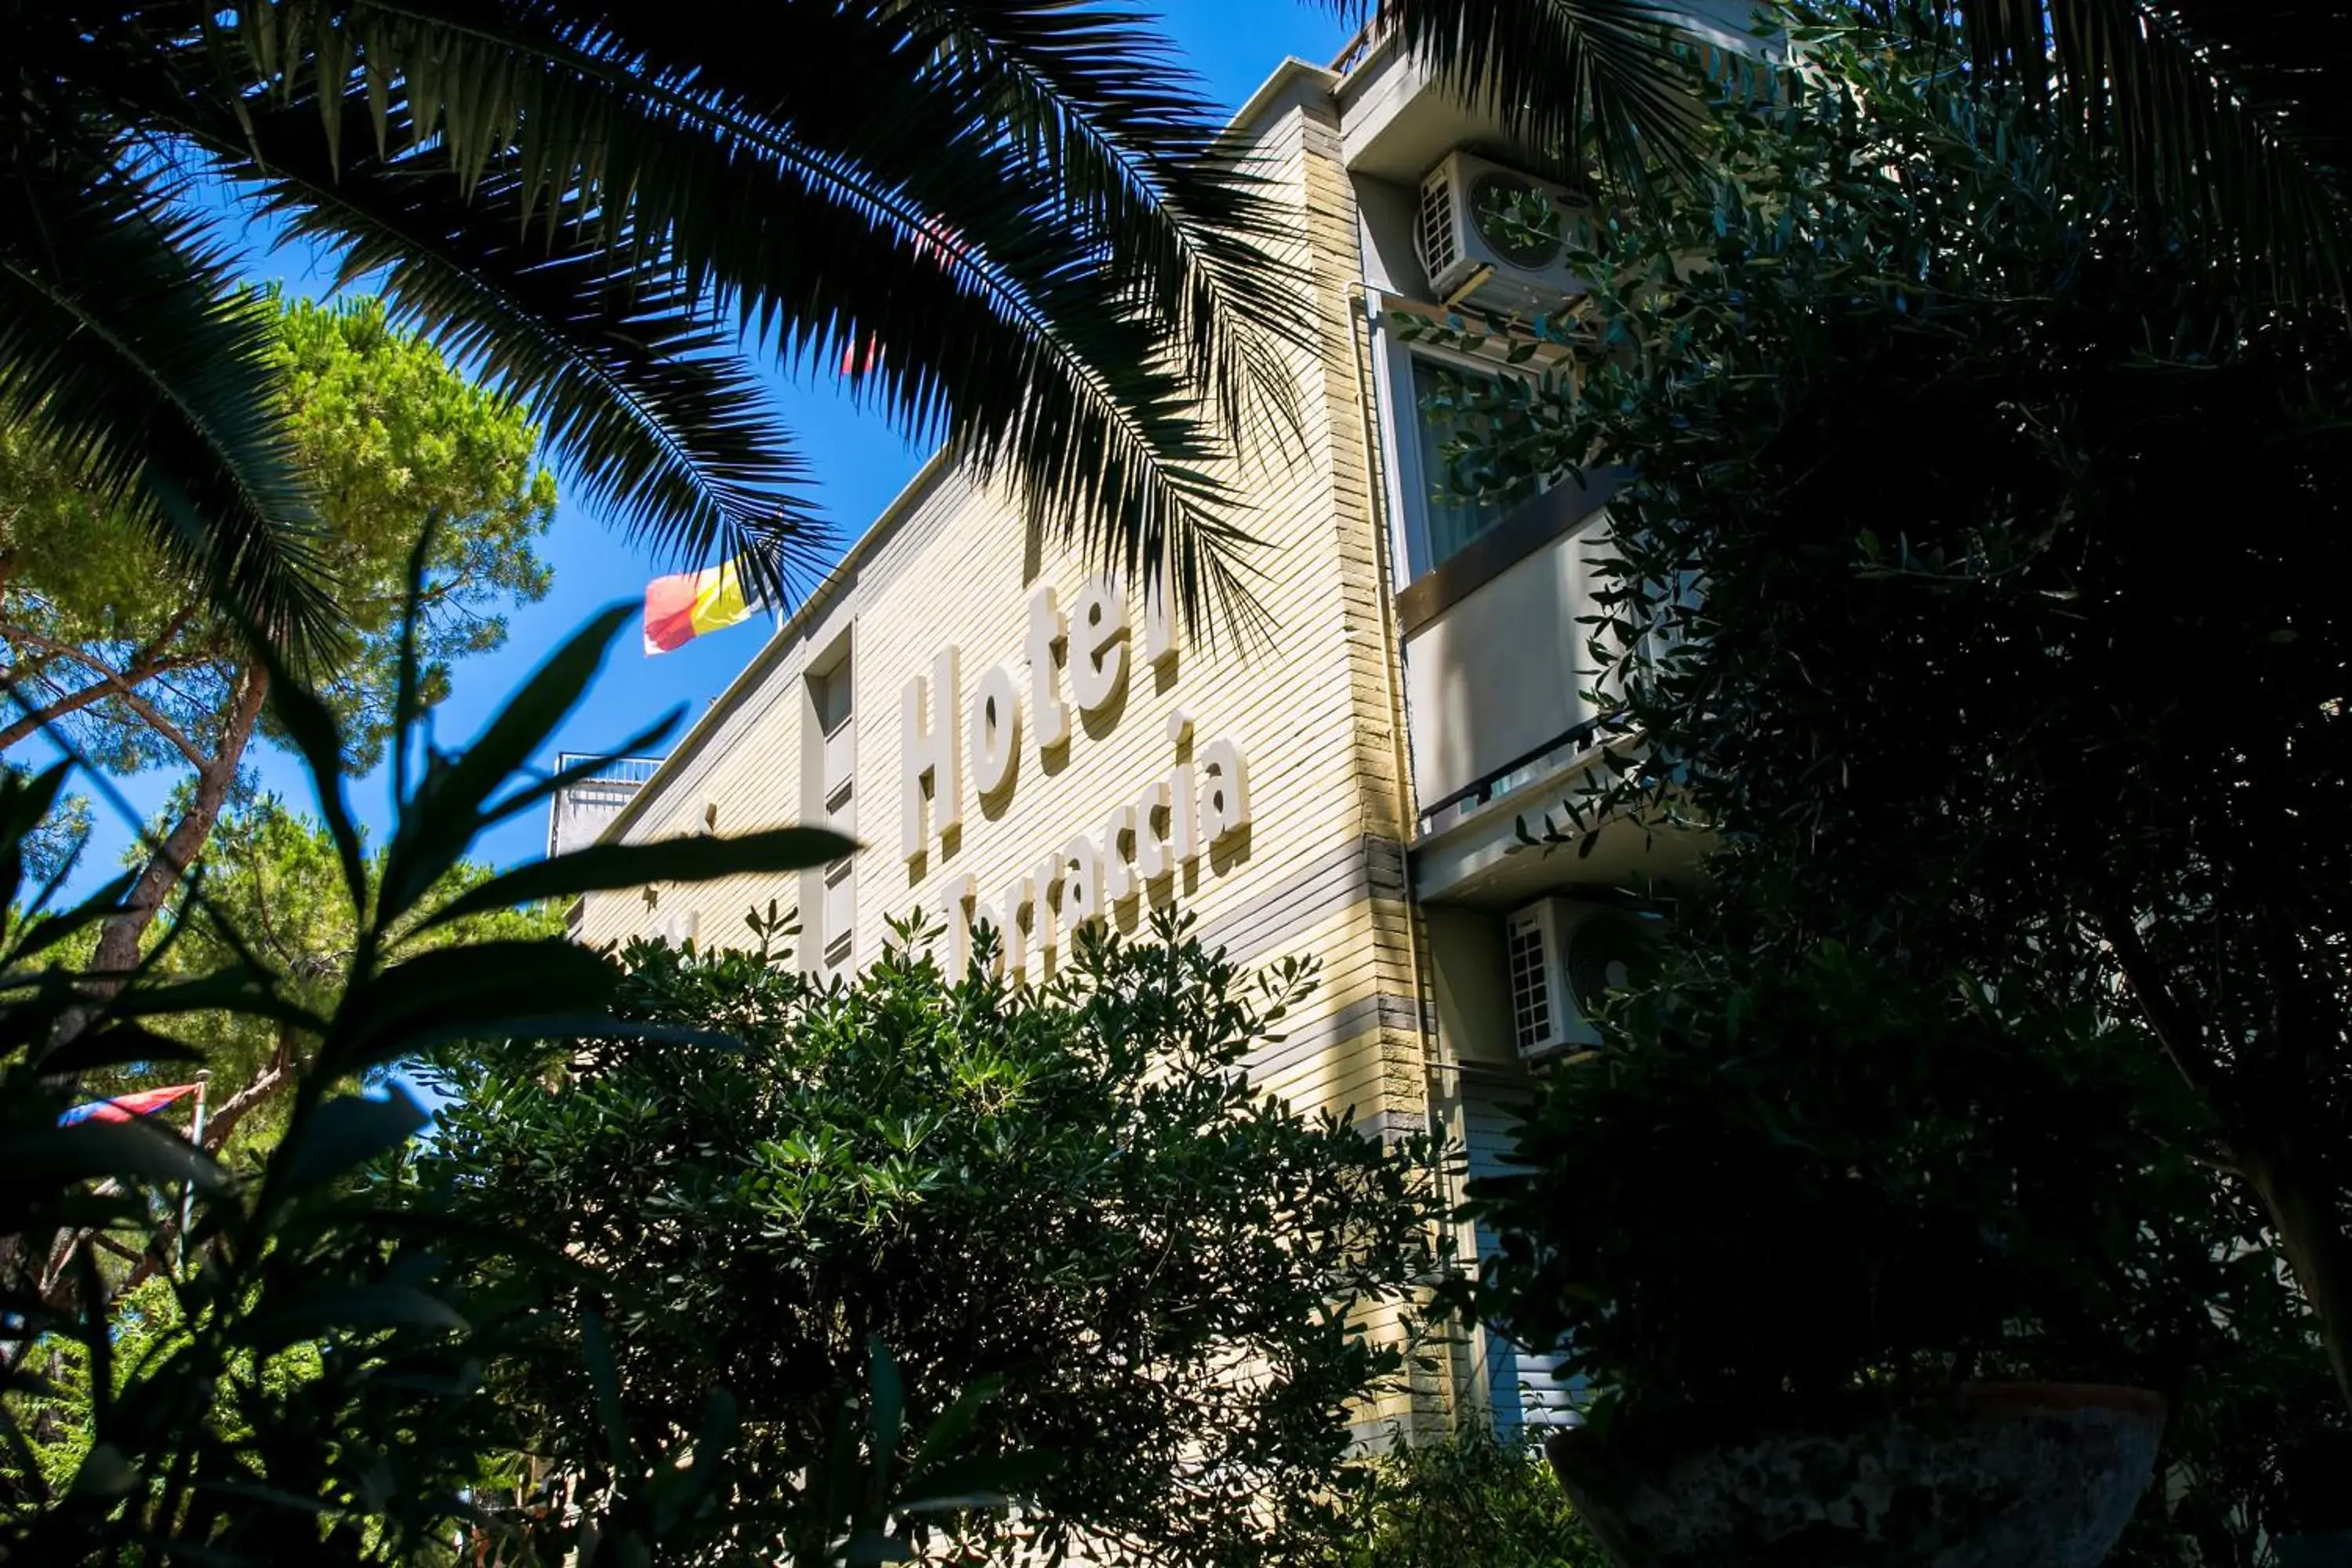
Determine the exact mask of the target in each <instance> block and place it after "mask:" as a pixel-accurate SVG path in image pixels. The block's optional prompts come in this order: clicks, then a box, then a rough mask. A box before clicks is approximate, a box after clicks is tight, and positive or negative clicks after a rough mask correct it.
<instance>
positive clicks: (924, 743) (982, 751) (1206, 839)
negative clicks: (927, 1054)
mask: <svg viewBox="0 0 2352 1568" xmlns="http://www.w3.org/2000/svg"><path fill="white" fill-rule="evenodd" d="M1130 643H1133V644H1135V645H1136V649H1135V654H1134V657H1133V658H1130V657H1129V645H1130ZM1023 645H1024V653H1025V654H1026V656H1027V661H1028V679H1027V681H1026V685H1027V691H1026V693H1025V696H1026V698H1027V704H1026V705H1027V709H1028V712H1027V713H1026V715H1025V716H1024V713H1023V711H1022V709H1023V705H1024V704H1023V698H1024V691H1023V689H1022V688H1023V684H1024V683H1023V681H1022V679H1021V677H1020V675H1019V673H1018V671H1017V668H1016V667H1014V666H1013V665H1011V664H998V665H993V666H992V667H990V668H989V669H988V670H987V671H986V672H985V673H984V674H982V676H981V678H980V679H979V682H978V684H977V685H976V686H975V687H974V688H973V689H972V691H971V700H970V704H969V706H967V705H966V704H965V702H964V700H963V696H964V694H963V691H962V687H961V652H960V650H959V649H957V648H956V647H952V646H950V647H946V648H943V649H941V650H940V654H939V656H938V658H936V659H935V660H934V661H933V663H932V667H931V673H930V676H929V679H928V681H927V680H926V679H924V678H922V677H917V678H915V679H911V680H909V681H908V682H907V685H906V689H905V693H904V700H903V703H902V707H901V715H900V717H901V731H900V733H901V740H902V747H901V756H902V758H903V767H902V773H901V785H900V813H899V824H900V834H899V837H900V847H901V848H902V849H903V851H904V852H905V855H906V858H907V860H908V862H909V864H913V863H915V862H918V861H920V860H921V859H922V858H923V857H924V856H925V855H926V854H927V853H928V852H929V849H930V847H931V846H932V843H933V841H934V840H935V839H944V838H946V837H949V836H950V835H952V834H955V833H956V832H957V831H958V830H960V829H961V826H962V824H963V785H964V770H965V767H966V764H967V763H968V764H969V766H970V769H971V784H972V786H973V788H974V790H975V792H976V797H977V798H979V799H981V800H983V801H988V800H991V799H992V797H996V796H1000V795H1003V792H1005V791H1007V790H1009V789H1011V788H1012V787H1013V782H1014V780H1015V778H1016V776H1017V774H1018V773H1019V769H1020V757H1021V748H1022V745H1023V742H1024V739H1025V740H1026V741H1028V742H1030V743H1032V744H1034V746H1035V747H1036V749H1037V750H1038V752H1041V753H1044V752H1055V751H1057V750H1058V749H1059V748H1061V747H1064V746H1066V745H1067V744H1069V742H1070V707H1071V705H1072V702H1075V705H1076V707H1077V708H1078V710H1080V711H1082V712H1085V713H1087V714H1102V713H1105V712H1107V711H1108V710H1113V709H1115V708H1116V707H1117V706H1118V702H1119V700H1120V699H1121V697H1122V696H1123V694H1124V693H1125V691H1126V689H1127V682H1128V680H1129V667H1130V665H1133V666H1135V667H1138V668H1145V667H1154V666H1157V667H1165V666H1166V664H1167V662H1168V661H1169V660H1170V659H1171V658H1173V657H1174V655H1175V651H1176V645H1175V635H1174V630H1173V626H1172V625H1171V617H1170V614H1169V605H1168V593H1167V589H1166V586H1165V584H1164V583H1163V584H1158V585H1155V589H1154V591H1152V592H1150V593H1148V594H1147V595H1145V603H1144V605H1143V606H1142V610H1141V616H1140V622H1139V625H1138V623H1134V622H1130V620H1129V614H1128V607H1127V604H1126V601H1125V600H1124V599H1123V598H1122V597H1121V596H1120V595H1119V593H1118V590H1117V589H1116V587H1114V586H1113V585H1112V584H1110V583H1109V582H1108V581H1107V580H1105V579H1102V578H1096V579H1093V580H1091V581H1089V582H1088V583H1087V584H1086V585H1085V587H1084V588H1083V589H1082V590H1081V591H1080V593H1079V595H1078V597H1077V600H1076V603H1075V604H1074V605H1072V607H1071V613H1070V614H1069V616H1064V615H1063V613H1062V610H1061V605H1060V604H1059V602H1058V601H1057V599H1056V598H1055V594H1054V590H1053V588H1052V587H1051V586H1049V585H1046V584H1039V585H1038V586H1037V588H1036V589H1035V590H1034V592H1033V593H1032V594H1031V595H1030V596H1029V601H1028V611H1027V616H1026V625H1025V627H1024V633H1023ZM1065 668H1067V670H1068V672H1069V692H1068V694H1067V695H1068V697H1069V699H1070V701H1066V700H1065V693H1064V691H1063V689H1062V686H1063V681H1062V674H1063V670H1064V669H1065ZM1024 728H1025V729H1026V730H1027V731H1028V734H1027V735H1026V736H1025V737H1024V734H1023V731H1024ZM1167 734H1168V743H1169V745H1170V746H1171V748H1172V749H1173V750H1174V752H1175V753H1176V757H1177V761H1176V762H1175V763H1173V765H1172V766H1171V767H1170V768H1169V770H1168V772H1167V773H1166V774H1165V775H1164V776H1162V777H1160V778H1157V779H1154V780H1152V781H1151V782H1150V783H1149V784H1145V785H1144V786H1143V788H1142V789H1141V791H1140V792H1139V794H1138V795H1136V796H1135V797H1134V798H1133V799H1132V800H1131V801H1130V802H1129V803H1128V804H1126V805H1118V806H1115V807H1113V808H1112V809H1111V811H1110V812H1109V813H1108V816H1106V817H1104V818H1103V819H1102V820H1101V821H1100V822H1099V823H1098V824H1097V826H1096V827H1095V828H1094V829H1093V830H1092V831H1091V832H1081V833H1079V834H1078V835H1076V837H1072V838H1071V839H1069V840H1068V841H1067V842H1066V844H1064V845H1063V847H1061V848H1060V849H1058V850H1056V851H1055V852H1053V853H1051V854H1048V855H1046V856H1045V857H1044V858H1042V859H1040V860H1038V861H1037V862H1036V863H1035V864H1034V865H1033V866H1032V867H1031V868H1030V869H1029V870H1028V871H1027V872H1026V873H1025V874H1023V875H1020V876H1016V877H1015V878H1013V880H1012V881H1011V882H1010V883H1009V884H1008V885H1007V886H1005V887H1004V888H1003V889H1002V890H1001V891H1000V892H999V893H998V895H997V897H996V898H995V899H994V900H992V901H991V900H986V899H983V898H982V896H981V889H979V888H978V886H977V885H976V883H975V881H974V879H973V878H972V877H971V875H970V874H969V873H961V872H950V875H949V876H948V878H947V879H946V880H945V881H944V882H943V883H942V885H941V886H940V888H939V889H938V890H937V891H936V893H935V894H934V895H933V896H934V898H935V899H936V900H937V906H936V907H937V908H938V910H939V912H940V914H941V915H942V916H944V917H945V922H946V945H945V951H944V952H943V953H942V957H943V959H944V960H945V962H946V963H947V964H948V966H949V968H950V971H951V972H952V973H954V974H955V975H956V976H957V977H958V978H961V975H962V974H963V973H965V972H966V971H967V969H968V968H969V966H970V963H971V954H972V952H973V948H974V944H975V942H976V940H977V936H978V933H979V932H980V931H982V930H986V931H992V932H993V945H994V948H995V957H994V960H993V963H992V971H993V973H996V974H998V975H1001V976H1010V977H1012V978H1013V979H1015V980H1025V979H1027V978H1028V977H1029V972H1030V967H1031V966H1030V964H1029V957H1030V954H1031V953H1033V952H1034V953H1035V954H1036V955H1037V959H1038V965H1039V973H1041V974H1043V973H1051V972H1052V971H1053V969H1054V967H1055V957H1056V956H1057V954H1058V953H1059V952H1060V950H1061V948H1062V945H1063V938H1064V936H1065V935H1068V936H1071V937H1073V938H1075V936H1076V933H1077V932H1079V931H1085V930H1087V929H1088V928H1090V927H1097V926H1100V925H1103V924H1105V923H1107V922H1108V921H1110V920H1111V918H1112V916H1113V913H1114V911H1115V910H1118V908H1119V907H1120V906H1122V905H1124V904H1126V903H1127V902H1128V901H1129V900H1132V899H1135V898H1138V897H1139V896H1145V897H1152V896H1158V897H1165V896H1167V895H1166V893H1165V892H1164V891H1162V892H1160V893H1158V894H1156V895H1155V894H1154V892H1153V889H1166V888H1167V886H1168V884H1169V883H1171V882H1172V881H1173V879H1175V878H1176V877H1177V875H1178V874H1179V873H1180V872H1183V871H1185V869H1186V868H1189V867H1192V866H1193V865H1194V864H1196V863H1197V862H1198V861H1199V860H1200V859H1201V858H1202V854H1203V853H1204V852H1206V851H1208V850H1210V849H1213V848H1214V847H1217V846H1218V845H1220V844H1222V843H1224V842H1225V841H1226V840H1228V839H1230V838H1231V837H1234V835H1236V834H1239V833H1241V832H1242V831H1243V830H1244V829H1245V828H1247V827H1248V826H1249V824H1250V795H1249V773H1248V761H1247V759H1246V758H1245V757H1244V755H1243V753H1242V750H1241V748H1240V746H1239V745H1238V744H1237V743H1236V742H1234V740H1233V739H1231V738H1230V737H1226V736H1219V737H1216V738H1214V739H1211V740H1208V741H1204V742H1202V741H1197V740H1196V737H1195V733H1194V725H1193V720H1192V714H1191V713H1190V712H1189V711H1187V710H1183V709H1181V708H1180V709H1177V710H1174V711H1173V712H1171V713H1170V714H1169V716H1168V723H1167ZM1000 809H1001V808H1000V807H999V806H997V805H991V806H990V810H991V811H992V812H995V811H998V810H1000Z"/></svg>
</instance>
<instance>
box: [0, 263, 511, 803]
mask: <svg viewBox="0 0 2352 1568" xmlns="http://www.w3.org/2000/svg"><path fill="white" fill-rule="evenodd" d="M268 310H269V315H270V319H271V320H272V321H273V322H274V323H275V326H276V335H275V340H274V342H272V344H271V346H270V349H269V351H268V354H267V356H266V363H267V364H268V368H269V371H270V374H271V378H272V386H273V389H274V395H275V397H276V399H277V401H278V404H279V405H281V408H282V417H283V420H284V424H285V426H286V434H287V437H288V442H289V458H290V459H291V461H292V463H293V465H294V467H295V469H296V470H297V471H298V472H299V474H300V475H301V476H302V477H303V479H305V481H306V482H308V483H309V484H310V485H311V486H312V487H313V488H314V489H316V491H317V495H318V507H319V523H318V529H317V532H316V535H315V537H314V538H313V540H312V542H311V547H312V550H313V552H314V554H315V556H316V559H317V560H318V562H319V563H320V567H321V569H322V570H324V571H326V572H329V573H331V574H332V581H333V584H334V592H335V624H336V626H337V628H338V631H339V634H340V636H341V638H342V639H343V646H342V647H341V653H340V657H338V658H335V659H333V660H332V661H331V662H330V663H328V664H327V665H326V666H324V667H323V668H321V669H320V671H319V672H318V673H319V675H320V685H319V688H318V689H319V692H320V696H322V697H323V698H325V699H326V700H327V701H328V702H329V703H330V705H331V707H332V709H333V710H334V711H335V714H336V717H337V720H338V721H339V722H340V723H341V726H342V727H343V730H344V731H345V733H346V736H347V739H348V742H349V744H350V748H351V752H352V763H353V765H354V767H355V768H356V769H357V770H359V771H362V772H364V771H365V770H366V769H367V768H368V767H370V766H371V765H373V762H374V760H375V759H376V758H377V756H378V755H380V754H381V752H382V750H383V741H384V737H385V735H386V734H387V733H388V732H389V728H390V726H391V723H392V721H393V710H394V684H395V677H396V671H397V667H398V662H399V652H400V650H399V628H400V627H401V626H402V624H403V620H402V616H403V611H404V589H405V584H406V582H407V576H408V567H409V557H410V556H411V555H412V554H413V553H414V552H415V551H416V549H417V548H418V544H419V540H420V539H421V538H422V537H424V536H425V533H426V531H427V529H428V526H429V528H430V531H431V543H430V546H429V552H428V555H427V557H426V561H425V587H424V591H423V593H422V595H421V596H420V599H419V606H420V609H421V610H422V612H423V613H422V615H421V616H420V617H419V619H418V621H417V623H416V636H417V638H418V640H419V647H420V657H421V658H422V660H423V668H422V669H421V671H420V673H419V678H418V679H419V681H420V690H421V693H422V696H423V698H424V700H425V701H426V702H427V703H428V704H429V703H431V702H435V701H437V700H440V698H441V697H442V696H443V695H445V694H446V691H447V689H448V670H449V666H450V664H451V663H452V662H453V661H454V660H456V659H458V658H464V657H466V656H467V655H470V654H478V653H485V652H488V651H490V650H492V649H495V648H497V647H499V646H501V645H502V644H503V643H504V642H505V641H506V620H505V617H504V614H503V611H504V609H505V606H507V605H509V604H529V603H531V602H534V601H536V600H537V599H539V598H540V597H541V596H542V595H544V594H545V593H546V591H547V584H548V571H547V568H546V566H545V565H544V564H543V563H541V561H540V560H539V558H538V555H537V553H536V552H535V550H534V548H533V545H534V542H535V541H536V540H537V539H538V537H539V536H540V535H541V534H542V533H544V532H545V531H546V530H547V527H548V525H549V523H550V522H551V521H552V520H553V517H554V513H555V482H554V479H553V478H552V477H551V475H550V474H549V473H548V472H547V470H546V469H544V468H541V467H539V466H538V465H537V464H536V463H535V462H534V460H533V459H534V456H535V453H536V450H537V447H538V445H539V432H538V430H537V429H535V428H534V427H533V426H532V425H531V423H530V419H529V418H528V417H526V416H525V415H524V414H523V412H522V411H521V410H520V408H518V407H517V406H515V405H513V404H511V403H509V402H508V401H507V400H505V399H503V398H499V397H497V396H494V395H491V394H490V393H488V392H487V391H485V390H484V389H482V388H481V387H480V386H478V385H477V384H474V383H473V382H472V381H469V380H468V379H467V378H466V377H465V376H463V375H461V374H458V373H457V371H455V370H453V369H452V368H451V367H450V366H449V365H448V364H446V363H445V362H444V361H443V360H442V358H441V356H440V354H439V353H436V351H435V350H434V348H433V347H432V345H431V344H429V343H428V342H425V341H424V340H423V339H421V338H418V337H415V336H411V335H406V334H403V333H399V332H396V331H394V330H393V329H392V327H391V325H390V324H389V322H388V321H387V319H386V317H385V314H384V309H383V305H382V304H381V303H380V302H378V301H376V300H356V301H352V302H350V303H346V304H341V305H333V306H325V305H317V304H312V303H310V302H309V301H307V300H298V301H296V302H294V303H292V304H290V305H287V306H285V307H284V308H283V309H282V310H280V309H278V307H277V305H276V302H275V301H274V300H272V301H269V302H268ZM0 520H5V521H0V552H5V560H6V562H7V563H8V571H7V574H6V577H5V586H0V645H5V647H6V649H7V656H8V662H9V667H10V668H9V670H8V675H7V679H8V688H9V691H10V694H11V696H12V697H13V698H14V700H15V701H16V704H17V705H18V706H19V708H20V709H22V710H25V711H26V713H27V714H32V715H44V716H46V717H47V721H48V722H49V723H50V724H52V725H54V726H55V729H56V732H57V733H58V735H59V736H60V737H62V738H63V739H64V740H66V741H67V742H68V743H69V744H71V745H72V746H73V747H74V748H75V749H76V750H77V751H78V752H79V753H80V754H81V755H82V756H83V757H84V758H86V759H87V760H88V761H89V762H90V763H93V764H95V765H98V766H101V767H105V768H108V769H110V770H114V771H119V772H131V771H137V770H142V769H146V768H152V767H159V766H160V767H170V768H183V767H187V766H190V765H191V764H192V763H193V764H194V765H196V766H199V767H200V766H201V765H202V763H203V760H204V755H205V754H209V753H210V752H213V751H214V749H215V745H216V743H217V741H218V731H219V730H220V727H221V724H222V721H223V718H224V716H225V715H226V712H227V710H228V709H229V707H230V705H231V702H232V700H233V697H234V694H235V692H236V689H237V688H238V685H239V682H240V680H241V679H243V678H244V677H245V675H246V673H247V669H248V668H249V666H250V662H251V661H250V659H249V658H248V656H247V648H246V646H245V641H244V630H243V628H242V626H239V625H238V624H237V623H236V620H235V619H234V617H233V616H229V615H227V614H226V613H224V612H223V611H222V610H221V609H219V608H218V607H216V606H215V605H213V604H212V603H210V602H208V601H207V599H206V597H205V584H203V582H202V581H201V580H200V579H196V578H194V577H192V576H191V575H190V574H187V573H186V572H185V571H183V570H180V569H178V568H177V567H176V566H175V565H174V563H173V561H172V559H171V557H170V555H169V553H168V552H166V551H165V550H164V549H163V548H162V547H161V546H159V545H156V544H153V543H151V542H146V541H143V540H142V539H141V538H140V537H139V536H138V533H137V531H136V530H135V529H133V528H131V527H130V526H129V525H128V524H127V523H126V521H124V519H123V517H122V516H121V505H120V502H119V501H118V500H115V499H114V498H111V497H110V496H109V495H107V494H106V493H105V492H103V491H101V490H96V489H91V488H89V486H88V485H87V484H85V483H84V482H82V480H81V479H79V476H78V471H77V470H76V468H74V466H73V465H72V464H71V463H70V462H68V461H66V460H64V459H63V458H59V457H58V455H57V454H55V453H54V452H51V451H49V450H47V449H46V448H44V447H42V446H41V445H40V444H39V443H38V442H37V440H36V439H35V438H34V436H33V434H32V431H31V427H30V426H9V427H5V428H0ZM11 717H15V716H14V715H11ZM31 727H32V725H31V723H30V722H28V721H20V722H18V723H16V724H13V725H11V726H9V731H8V732H9V734H10V735H11V736H14V735H17V734H20V733H23V732H26V731H29V730H30V729H31ZM191 750H193V751H194V752H197V753H199V754H198V755H196V756H194V757H192V756H190V755H189V754H188V753H189V752H190V751H191Z"/></svg>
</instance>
